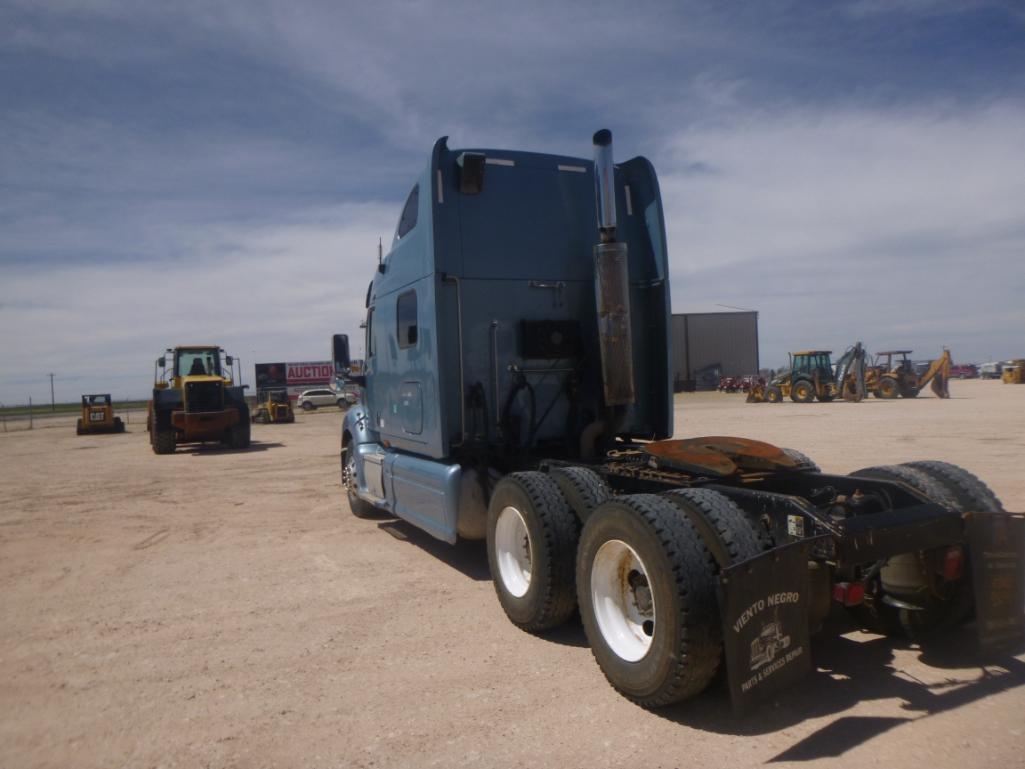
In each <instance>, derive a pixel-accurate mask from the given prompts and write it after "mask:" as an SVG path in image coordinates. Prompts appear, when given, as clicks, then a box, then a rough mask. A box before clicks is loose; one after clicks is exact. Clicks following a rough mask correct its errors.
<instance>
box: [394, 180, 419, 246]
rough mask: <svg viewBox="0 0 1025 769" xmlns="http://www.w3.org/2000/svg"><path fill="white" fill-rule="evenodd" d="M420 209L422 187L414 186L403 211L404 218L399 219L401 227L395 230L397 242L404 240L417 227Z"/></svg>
mask: <svg viewBox="0 0 1025 769" xmlns="http://www.w3.org/2000/svg"><path fill="white" fill-rule="evenodd" d="M419 208H420V185H419V184H415V185H413V189H412V190H411V191H410V193H409V197H408V198H406V205H405V206H404V207H403V209H402V216H400V217H399V226H398V227H397V228H396V229H395V242H398V241H400V240H402V239H403V238H404V237H405V236H406V233H407V232H409V231H410V230H411V229H413V228H414V227H416V214H417V211H418V210H419Z"/></svg>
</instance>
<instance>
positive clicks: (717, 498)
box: [663, 489, 772, 563]
mask: <svg viewBox="0 0 1025 769" xmlns="http://www.w3.org/2000/svg"><path fill="white" fill-rule="evenodd" d="M663 496H664V497H666V499H668V500H670V501H671V502H672V503H673V504H674V505H676V506H678V507H681V508H685V509H687V508H689V509H690V510H691V511H694V512H697V513H698V514H699V515H701V516H702V517H703V518H704V519H705V520H706V521H708V522H709V523H710V524H712V527H713V528H714V529H715V530H716V531H717V532H718V533H719V538H720V539H721V540H722V543H723V544H724V545H725V546H726V550H727V552H728V553H729V555H730V563H739V562H740V561H746V560H747V559H748V558H754V557H755V556H756V555H758V554H760V553H762V552H764V551H766V550H771V549H772V538H771V537H770V536H769V532H768V531H766V530H765V527H764V526H762V525H761V523H760V522H758V521H755V520H752V519H751V518H750V517H749V516H748V514H747V513H745V512H744V511H743V510H742V509H741V508H740V507H739V506H738V505H737V503H736V502H734V501H733V500H731V499H730V498H728V497H726V496H724V495H723V494H720V493H719V492H718V491H713V490H712V489H673V490H672V491H668V492H666V493H665V494H663Z"/></svg>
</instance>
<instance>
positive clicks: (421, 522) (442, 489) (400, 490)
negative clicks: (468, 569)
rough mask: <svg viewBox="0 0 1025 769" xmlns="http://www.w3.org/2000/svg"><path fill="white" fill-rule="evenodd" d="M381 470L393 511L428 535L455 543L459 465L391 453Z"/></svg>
mask: <svg viewBox="0 0 1025 769" xmlns="http://www.w3.org/2000/svg"><path fill="white" fill-rule="evenodd" d="M384 473H385V484H386V489H387V492H388V497H389V500H390V501H391V503H392V504H391V509H392V512H394V513H395V514H396V515H397V516H399V517H400V518H403V519H404V520H407V521H409V522H410V523H412V524H413V525H414V526H417V527H419V528H421V529H423V530H424V531H426V532H427V533H428V534H430V535H431V536H433V537H437V538H438V539H441V540H444V541H445V542H449V543H452V544H455V541H456V536H457V534H456V523H457V518H458V511H459V479H460V474H461V469H460V467H459V465H448V464H443V463H441V462H436V461H433V460H430V459H421V458H419V457H412V456H409V455H408V454H397V453H390V454H389V455H388V457H387V459H386V460H385V471H384Z"/></svg>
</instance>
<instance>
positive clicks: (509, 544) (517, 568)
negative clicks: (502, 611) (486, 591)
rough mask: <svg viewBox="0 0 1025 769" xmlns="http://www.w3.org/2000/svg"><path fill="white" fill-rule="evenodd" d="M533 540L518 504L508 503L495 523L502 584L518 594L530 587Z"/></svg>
mask: <svg viewBox="0 0 1025 769" xmlns="http://www.w3.org/2000/svg"><path fill="white" fill-rule="evenodd" d="M531 545H532V543H531V541H530V532H529V531H528V530H527V522H526V521H524V520H523V515H522V513H520V511H519V510H517V509H516V508H515V507H505V508H503V509H502V512H501V513H499V514H498V521H497V523H496V524H495V552H496V553H497V555H498V558H497V560H498V575H499V578H500V579H501V580H502V586H503V587H504V588H505V589H506V590H507V591H508V592H509V593H511V594H512V595H513V596H514V597H516V598H522V597H523V596H525V595H526V594H527V590H529V589H530V571H531V562H532V559H531Z"/></svg>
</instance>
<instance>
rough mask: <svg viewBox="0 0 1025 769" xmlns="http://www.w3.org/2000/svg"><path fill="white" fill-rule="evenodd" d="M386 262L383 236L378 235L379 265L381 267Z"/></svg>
mask: <svg viewBox="0 0 1025 769" xmlns="http://www.w3.org/2000/svg"><path fill="white" fill-rule="evenodd" d="M383 262H384V246H383V245H381V236H380V235H378V236H377V266H378V267H380V266H381V264H382V263H383Z"/></svg>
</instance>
